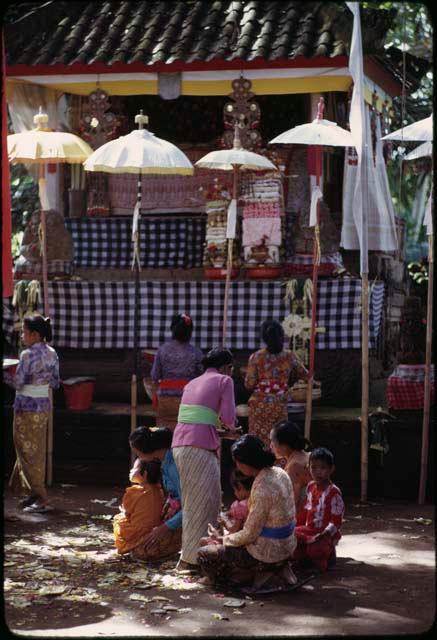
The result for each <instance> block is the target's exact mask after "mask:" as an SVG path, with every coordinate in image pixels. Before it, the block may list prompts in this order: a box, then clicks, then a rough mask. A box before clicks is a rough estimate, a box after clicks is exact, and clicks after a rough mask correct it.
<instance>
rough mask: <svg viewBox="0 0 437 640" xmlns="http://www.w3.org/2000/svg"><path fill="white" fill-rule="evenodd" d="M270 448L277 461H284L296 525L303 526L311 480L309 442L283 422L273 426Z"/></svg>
mask: <svg viewBox="0 0 437 640" xmlns="http://www.w3.org/2000/svg"><path fill="white" fill-rule="evenodd" d="M270 446H271V449H272V451H273V453H274V454H275V456H276V458H277V459H278V460H281V459H285V467H284V471H286V472H287V473H288V475H289V477H290V480H291V484H292V485H293V493H294V503H295V505H296V524H297V525H298V526H299V525H302V524H305V520H306V512H305V509H304V507H305V502H306V490H307V486H308V483H309V482H311V479H312V478H311V473H310V469H309V459H310V453H309V451H307V449H308V448H309V447H310V446H311V445H310V442H308V440H307V439H306V438H304V436H303V435H302V432H301V430H300V429H299V427H298V425H297V424H296V423H295V422H291V421H289V420H283V421H282V422H277V423H276V424H274V425H273V429H272V430H271V432H270Z"/></svg>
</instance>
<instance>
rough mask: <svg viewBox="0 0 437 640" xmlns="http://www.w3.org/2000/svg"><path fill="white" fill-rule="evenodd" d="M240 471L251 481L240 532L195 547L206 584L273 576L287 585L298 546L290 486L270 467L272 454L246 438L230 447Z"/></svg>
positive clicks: (284, 476) (282, 474) (283, 475)
mask: <svg viewBox="0 0 437 640" xmlns="http://www.w3.org/2000/svg"><path fill="white" fill-rule="evenodd" d="M231 452H232V457H233V459H234V461H235V464H236V467H237V469H238V471H241V473H243V474H244V475H246V476H249V477H251V478H253V479H254V480H253V484H252V488H251V491H250V498H249V514H248V516H247V518H246V520H245V522H244V526H243V528H242V529H241V531H237V532H236V533H230V534H228V535H224V536H223V537H219V538H218V540H217V541H216V542H218V543H219V544H209V545H207V546H205V547H202V548H201V549H199V552H198V562H199V566H200V569H201V572H202V573H203V575H204V577H205V580H204V582H205V583H216V582H225V583H226V582H229V581H231V582H240V581H249V582H252V583H255V584H256V581H257V576H258V578H259V577H260V576H263V580H265V579H267V578H271V574H273V575H274V574H275V572H278V573H281V572H283V578H284V579H285V580H286V581H287V582H288V583H291V584H294V583H295V582H296V577H295V576H294V573H293V572H292V570H291V567H290V565H289V564H288V560H290V559H291V556H292V554H293V552H294V550H295V547H296V538H295V535H294V527H295V507H294V497H293V487H292V485H291V481H290V478H289V477H288V475H287V473H286V472H285V471H284V470H283V469H281V468H280V467H277V466H274V464H275V455H274V454H273V453H272V451H270V449H268V448H267V447H266V446H265V445H264V444H263V442H262V440H260V438H257V437H256V436H253V435H250V434H247V435H245V436H243V437H242V438H240V439H239V440H237V442H235V443H234V444H233V445H232V448H231Z"/></svg>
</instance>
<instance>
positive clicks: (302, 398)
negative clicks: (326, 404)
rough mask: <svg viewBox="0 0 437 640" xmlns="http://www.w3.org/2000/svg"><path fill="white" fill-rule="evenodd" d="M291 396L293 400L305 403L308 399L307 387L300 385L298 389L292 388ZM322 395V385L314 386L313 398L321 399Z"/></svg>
mask: <svg viewBox="0 0 437 640" xmlns="http://www.w3.org/2000/svg"><path fill="white" fill-rule="evenodd" d="M290 397H291V400H292V402H299V403H305V402H306V400H307V387H299V388H298V389H293V388H291V389H290ZM321 397H322V391H321V389H320V387H313V393H312V398H313V401H314V400H320V398H321Z"/></svg>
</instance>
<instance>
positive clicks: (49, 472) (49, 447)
mask: <svg viewBox="0 0 437 640" xmlns="http://www.w3.org/2000/svg"><path fill="white" fill-rule="evenodd" d="M43 170H44V169H43ZM41 183H43V184H41ZM44 183H45V180H44V178H41V179H40V186H42V188H43V189H44V188H45V185H44ZM43 200H44V198H43ZM40 215H41V252H42V279H43V305H44V315H45V316H46V317H47V316H49V315H50V307H49V292H48V264H47V219H46V212H45V211H44V210H41V214H40ZM49 401H50V410H49V418H48V424H47V439H46V482H47V486H49V487H50V486H51V485H52V482H53V391H52V389H51V388H49Z"/></svg>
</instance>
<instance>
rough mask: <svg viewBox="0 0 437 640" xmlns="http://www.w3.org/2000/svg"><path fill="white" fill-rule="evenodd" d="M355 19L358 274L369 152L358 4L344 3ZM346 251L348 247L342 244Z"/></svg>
mask: <svg viewBox="0 0 437 640" xmlns="http://www.w3.org/2000/svg"><path fill="white" fill-rule="evenodd" d="M346 4H347V6H348V7H349V9H350V10H351V11H352V13H353V16H354V24H353V29H352V42H351V48H350V54H349V70H350V73H351V76H352V78H353V81H354V88H353V92H352V100H351V111H350V116H349V123H350V130H351V133H352V135H353V137H354V141H355V147H356V150H357V155H358V164H357V180H356V183H355V190H354V197H353V217H354V220H355V226H356V230H357V234H358V240H359V244H360V271H361V273H368V271H369V265H368V221H367V202H366V198H365V194H366V189H367V176H366V166H367V163H366V162H365V161H364V160H365V158H366V156H367V155H368V154H369V152H371V149H369V148H368V146H366V140H365V111H364V91H363V87H364V72H363V44H362V39H361V20H360V5H359V3H358V2H346ZM343 246H344V247H345V248H346V249H347V248H348V247H347V246H346V245H344V244H343Z"/></svg>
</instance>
